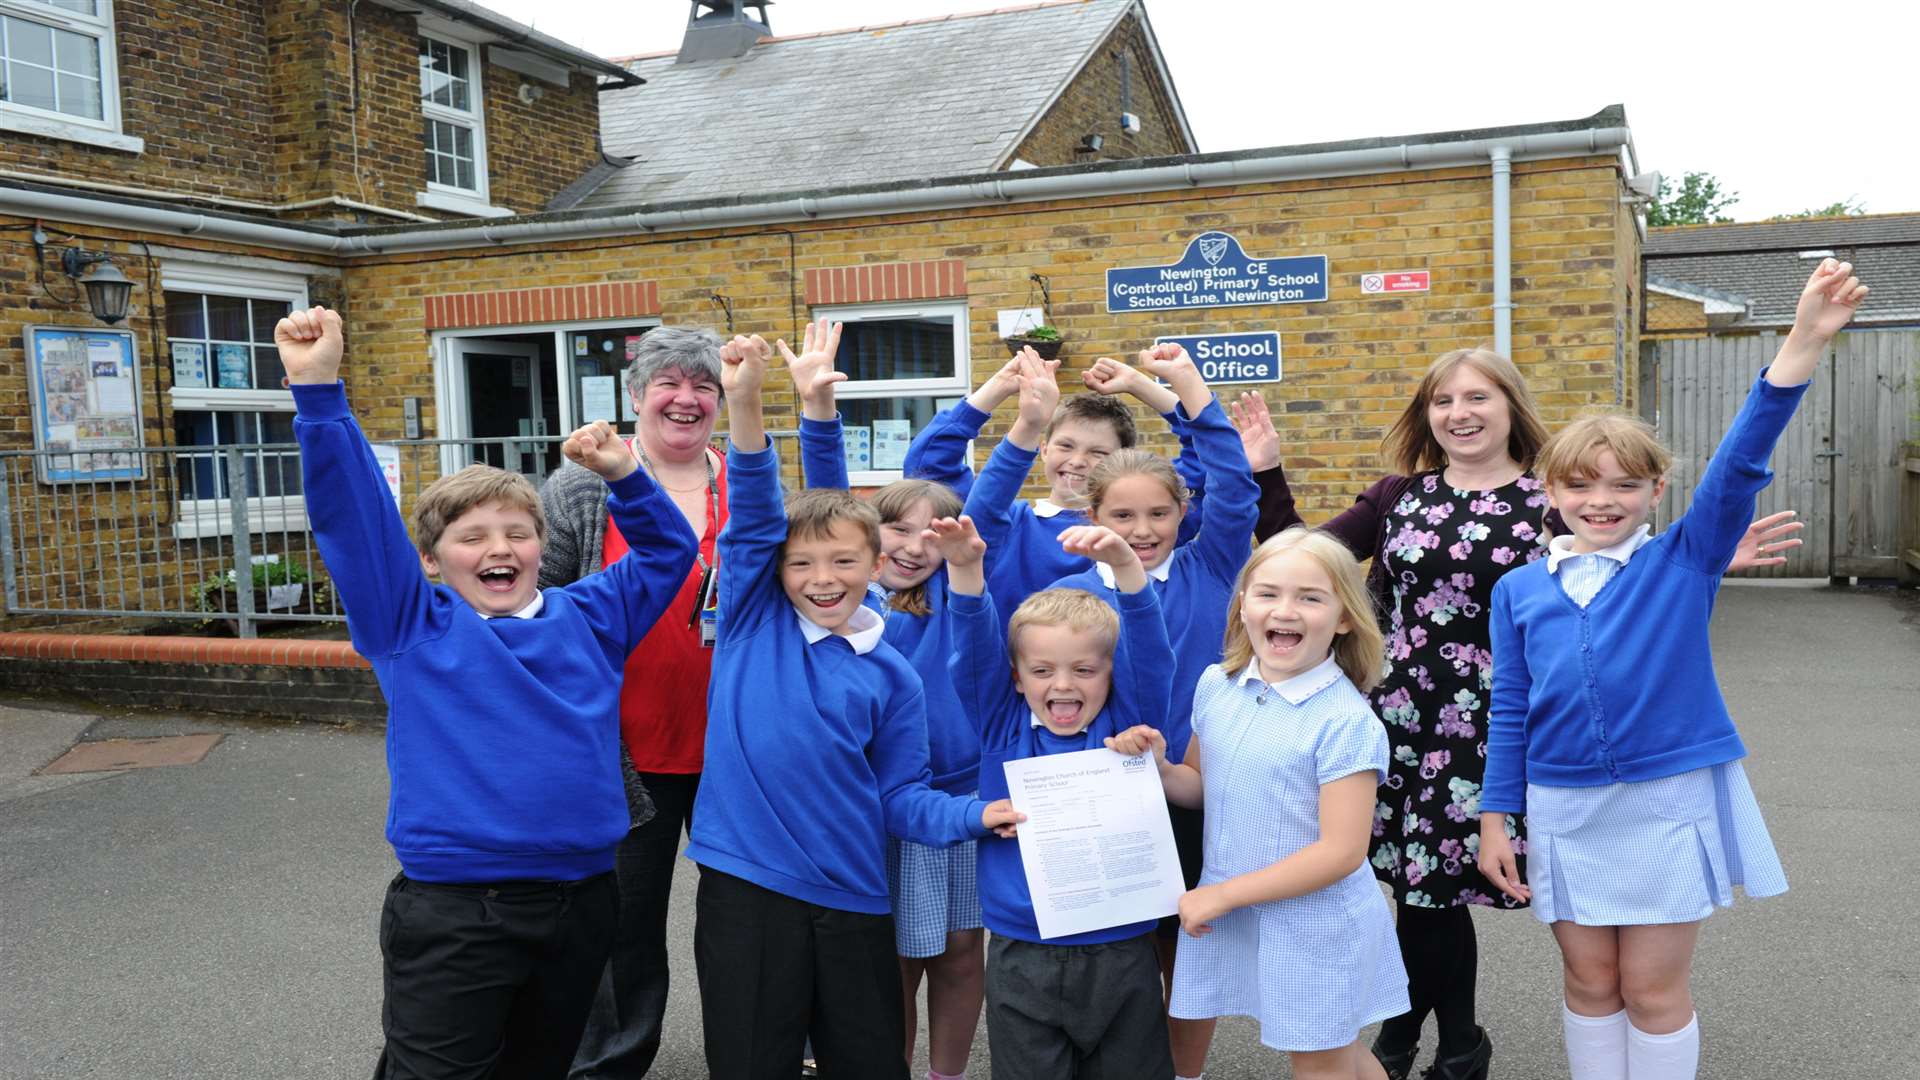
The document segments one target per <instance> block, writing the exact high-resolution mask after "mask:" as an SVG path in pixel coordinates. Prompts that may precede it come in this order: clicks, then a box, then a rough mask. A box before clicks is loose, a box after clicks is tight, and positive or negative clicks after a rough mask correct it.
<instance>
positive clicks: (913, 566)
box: [887, 555, 926, 577]
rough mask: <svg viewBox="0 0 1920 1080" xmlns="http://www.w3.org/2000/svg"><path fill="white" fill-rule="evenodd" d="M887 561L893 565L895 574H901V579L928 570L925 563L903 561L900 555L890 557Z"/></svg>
mask: <svg viewBox="0 0 1920 1080" xmlns="http://www.w3.org/2000/svg"><path fill="white" fill-rule="evenodd" d="M887 561H888V562H890V563H892V564H893V571H894V573H896V574H899V575H900V576H901V577H913V576H915V575H917V574H919V573H920V572H921V571H922V570H925V569H926V565H925V564H924V563H917V562H914V561H912V560H910V559H903V558H901V557H900V556H898V555H890V556H888V557H887Z"/></svg>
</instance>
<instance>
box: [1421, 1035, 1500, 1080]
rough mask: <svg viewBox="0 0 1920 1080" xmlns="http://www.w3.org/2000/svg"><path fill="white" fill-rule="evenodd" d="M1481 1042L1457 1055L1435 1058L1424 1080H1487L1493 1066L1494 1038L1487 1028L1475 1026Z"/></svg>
mask: <svg viewBox="0 0 1920 1080" xmlns="http://www.w3.org/2000/svg"><path fill="white" fill-rule="evenodd" d="M1474 1030H1475V1031H1476V1032H1478V1033H1479V1035H1480V1042H1479V1043H1478V1044H1476V1045H1475V1046H1474V1048H1473V1049H1471V1050H1469V1051H1467V1052H1466V1053H1464V1054H1461V1055H1459V1056H1457V1057H1450V1058H1435V1059H1434V1060H1433V1064H1432V1065H1430V1066H1428V1067H1427V1072H1426V1076H1425V1078H1424V1080H1487V1076H1488V1074H1489V1073H1490V1072H1491V1070H1492V1068H1493V1040H1492V1039H1489V1038H1487V1029H1486V1028H1475V1029H1474Z"/></svg>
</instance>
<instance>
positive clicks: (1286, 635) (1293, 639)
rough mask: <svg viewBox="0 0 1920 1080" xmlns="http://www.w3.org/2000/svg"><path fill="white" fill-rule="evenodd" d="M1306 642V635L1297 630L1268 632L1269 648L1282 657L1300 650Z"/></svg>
mask: <svg viewBox="0 0 1920 1080" xmlns="http://www.w3.org/2000/svg"><path fill="white" fill-rule="evenodd" d="M1304 640H1306V635H1305V634H1302V633H1300V632H1299V631H1297V630H1269V631H1267V648H1268V649H1269V650H1271V651H1273V652H1275V653H1279V654H1281V655H1285V654H1287V653H1290V652H1292V651H1293V650H1295V649H1297V648H1299V647H1300V643H1301V642H1302V641H1304Z"/></svg>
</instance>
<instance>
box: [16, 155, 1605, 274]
mask: <svg viewBox="0 0 1920 1080" xmlns="http://www.w3.org/2000/svg"><path fill="white" fill-rule="evenodd" d="M1629 138H1630V136H1629V132H1628V129H1627V128H1626V127H1624V126H1618V127H1604V128H1587V129H1582V130H1574V131H1557V132H1541V133H1536V134H1527V135H1513V134H1508V135H1501V136H1494V137H1488V138H1479V139H1465V140H1460V141H1457V142H1443V143H1413V142H1409V143H1399V144H1395V145H1389V146H1373V147H1366V148H1362V149H1351V150H1333V151H1326V152H1319V153H1312V152H1309V153H1272V154H1260V153H1257V152H1256V153H1251V154H1239V155H1234V156H1232V157H1229V158H1226V159H1218V158H1215V159H1210V160H1202V161H1195V160H1181V159H1178V158H1174V159H1160V160H1161V161H1163V162H1166V163H1164V164H1152V165H1144V166H1134V167H1119V168H1112V167H1106V168H1102V167H1093V168H1086V167H1076V166H1066V167H1062V168H1056V169H1034V170H1022V171H1020V172H1016V173H990V174H986V175H976V176H970V177H957V178H950V179H943V180H937V181H934V182H931V183H928V184H915V185H911V186H902V187H888V188H881V189H868V190H851V191H850V190H845V189H842V190H839V191H835V190H826V191H820V192H817V193H809V194H798V193H784V194H780V193H776V194H774V195H772V196H770V197H766V198H762V199H759V200H756V201H750V202H745V201H738V200H727V201H722V202H715V201H712V200H689V201H684V202H680V203H667V204H659V205H655V206H652V207H646V206H635V207H619V208H612V209H608V210H601V211H592V212H586V213H582V212H577V211H576V212H571V213H567V214H564V215H529V216H524V217H519V218H506V219H500V220H497V221H493V222H488V223H486V224H478V225H465V224H459V225H452V226H448V227H435V228H422V229H412V228H395V229H392V230H378V231H369V230H360V231H355V232H350V233H342V232H339V231H337V230H323V229H296V228H291V227H288V226H285V225H277V224H264V223H259V222H253V221H247V220H244V219H239V218H235V217H227V216H220V215H210V214H202V213H192V212H186V211H179V210H172V209H166V208H160V207H151V206H141V205H138V204H129V203H114V202H107V201H104V200H101V199H93V198H85V197H81V196H76V195H69V194H63V193H56V192H47V191H38V190H30V189H25V188H17V187H5V186H0V213H10V214H17V215H20V216H25V217H33V216H44V217H50V218H56V219H59V220H66V221H85V222H93V223H96V224H102V225H111V226H118V227H123V228H134V229H145V230H151V231H155V232H162V233H171V234H176V235H187V236H200V237H205V238H206V239H209V240H224V241H229V242H235V243H246V244H258V245H262V246H266V247H278V248H283V249H287V250H291V251H301V252H309V253H314V254H327V255H338V256H343V257H354V256H366V255H383V254H390V253H397V252H415V251H451V250H459V249H463V248H474V247H492V246H500V245H508V244H536V243H558V242H564V241H573V240H588V239H595V238H600V237H611V236H632V235H635V234H653V233H673V232H682V231H690V230H695V229H723V228H738V227H745V226H754V225H774V224H784V223H790V222H799V221H821V220H833V219H841V218H854V217H867V216H875V215H885V214H902V213H916V212H926V211H934V210H955V209H965V208H969V207H978V206H1000V205H1008V204H1013V203H1023V202H1039V201H1044V200H1051V199H1065V198H1081V197H1089V196H1102V195H1124V194H1144V193H1148V192H1160V191H1181V190H1188V189H1197V188H1210V187H1227V186H1233V185H1238V184H1254V183H1266V182H1272V181H1280V180H1300V179H1312V178H1317V177H1335V176H1364V175H1374V174H1383V173H1397V172H1414V171H1419V170H1425V169H1440V168H1452V167H1459V166H1481V167H1484V166H1485V165H1486V164H1487V162H1488V160H1489V158H1490V157H1491V155H1492V152H1493V150H1494V149H1495V148H1496V147H1505V148H1506V149H1507V151H1508V156H1509V159H1510V160H1512V161H1533V160H1541V159H1546V158H1556V157H1568V156H1574V155H1583V154H1599V153H1608V152H1613V151H1617V150H1618V149H1619V148H1620V147H1622V146H1625V145H1627V144H1628V141H1629Z"/></svg>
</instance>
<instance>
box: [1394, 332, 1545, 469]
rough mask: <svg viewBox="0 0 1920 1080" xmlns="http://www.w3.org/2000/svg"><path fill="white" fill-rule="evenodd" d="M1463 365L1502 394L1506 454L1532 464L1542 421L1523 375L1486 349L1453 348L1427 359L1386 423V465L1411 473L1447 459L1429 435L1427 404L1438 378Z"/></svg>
mask: <svg viewBox="0 0 1920 1080" xmlns="http://www.w3.org/2000/svg"><path fill="white" fill-rule="evenodd" d="M1463 365H1465V366H1468V367H1471V368H1473V369H1474V370H1475V371H1478V372H1479V373H1480V374H1482V375H1485V376H1486V377H1487V378H1488V379H1491V380H1492V381H1493V385H1495V386H1497V387H1499V388H1500V392H1501V393H1503V394H1505V395H1506V396H1507V415H1508V417H1509V418H1510V419H1509V425H1510V426H1509V428H1508V430H1507V455H1508V456H1509V457H1511V458H1513V460H1514V461H1515V462H1517V463H1518V464H1519V465H1520V467H1521V468H1523V469H1531V468H1532V467H1533V462H1534V458H1535V456H1536V455H1538V454H1539V453H1540V447H1542V446H1544V445H1545V444H1546V441H1547V426H1546V424H1544V423H1542V422H1541V420H1540V408H1539V406H1537V405H1535V404H1534V401H1533V394H1532V392H1531V391H1529V390H1528V389H1527V381H1526V380H1525V379H1523V378H1521V377H1520V369H1519V368H1517V367H1515V366H1514V364H1513V361H1511V360H1509V359H1507V358H1506V357H1504V356H1501V355H1500V354H1499V353H1497V352H1494V351H1493V350H1492V349H1454V350H1453V351H1452V352H1447V353H1442V354H1440V356H1439V357H1438V358H1437V359H1435V360H1434V362H1433V363H1431V364H1428V365H1427V373H1426V374H1425V375H1422V376H1421V377H1420V385H1419V386H1418V387H1416V388H1415V389H1414V391H1413V400H1412V401H1409V402H1407V407H1406V409H1405V410H1404V411H1402V412H1401V413H1400V416H1399V418H1398V419H1396V420H1395V421H1394V422H1393V426H1392V427H1391V428H1388V429H1387V437H1386V438H1385V439H1383V440H1381V442H1380V456H1381V457H1383V458H1385V459H1386V462H1387V468H1389V469H1392V470H1393V471H1394V472H1397V473H1400V474H1402V475H1404V476H1413V475H1416V474H1418V473H1423V472H1426V471H1428V470H1429V469H1438V468H1440V467H1442V466H1444V465H1445V464H1446V463H1447V452H1446V451H1445V450H1443V449H1441V448H1440V443H1439V441H1438V440H1437V439H1435V438H1434V437H1433V422H1432V421H1431V420H1429V419H1428V418H1427V408H1428V406H1430V405H1431V404H1432V403H1433V395H1434V392H1435V391H1436V390H1437V389H1438V388H1439V386H1440V384H1441V383H1443V382H1445V381H1446V380H1447V379H1448V378H1450V377H1451V376H1452V375H1453V373H1454V372H1455V371H1458V370H1459V369H1460V368H1461V366H1463Z"/></svg>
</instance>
